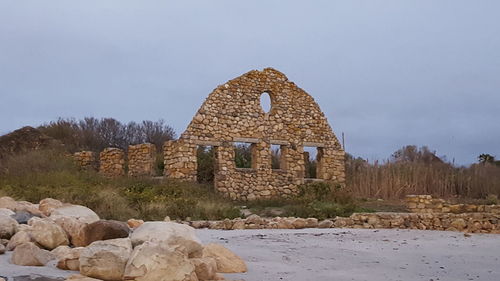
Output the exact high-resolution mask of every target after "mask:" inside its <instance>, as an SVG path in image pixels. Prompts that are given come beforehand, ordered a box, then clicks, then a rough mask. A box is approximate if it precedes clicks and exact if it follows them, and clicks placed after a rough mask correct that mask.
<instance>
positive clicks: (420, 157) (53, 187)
mask: <svg viewBox="0 0 500 281" xmlns="http://www.w3.org/2000/svg"><path fill="white" fill-rule="evenodd" d="M174 137H175V134H174V133H173V130H172V129H171V128H170V127H169V126H167V125H165V123H164V122H163V121H161V120H160V121H157V122H151V121H143V122H142V123H133V122H131V123H128V124H122V123H120V122H118V121H116V120H114V119H110V118H107V119H95V118H86V119H84V120H81V121H75V120H72V119H69V120H67V119H59V120H57V121H55V122H51V123H49V124H46V125H44V126H41V127H39V128H38V129H34V128H31V127H26V128H23V129H20V130H17V131H15V132H13V133H11V134H8V135H5V136H2V137H0V196H1V195H9V196H12V197H15V198H16V199H18V200H27V201H31V202H37V201H39V200H40V199H43V198H46V197H53V198H56V199H59V200H62V201H65V202H71V203H75V204H82V205H86V206H89V207H90V208H92V209H94V210H96V211H97V212H98V213H99V214H100V215H101V216H102V217H103V218H113V219H121V220H123V219H128V218H131V217H135V218H142V219H146V220H153V219H154V220H158V219H163V218H164V217H165V216H166V215H168V216H170V217H171V218H172V219H186V218H191V219H207V220H213V219H223V218H234V217H238V216H241V215H242V213H241V211H242V210H243V209H245V208H250V210H251V211H252V212H254V213H258V214H261V215H269V216H271V215H281V216H300V217H310V216H314V217H318V218H326V217H333V216H336V215H349V214H351V213H352V212H355V211H369V210H363V209H360V208H359V207H358V205H357V204H355V203H356V202H358V203H359V202H364V201H366V200H367V199H373V198H378V199H386V200H387V199H388V200H393V201H394V200H399V199H401V198H403V197H404V196H405V195H407V194H430V195H434V196H436V197H441V198H447V199H450V198H454V199H476V200H484V199H485V198H490V199H491V198H498V196H500V164H499V162H498V161H496V160H495V158H494V157H493V156H491V155H489V154H482V155H481V156H480V157H479V159H478V161H479V163H477V164H473V165H471V166H469V167H457V166H455V165H453V164H451V163H449V162H446V161H444V160H443V159H441V158H440V157H437V156H436V154H435V152H432V151H430V150H429V149H428V148H426V147H421V148H418V147H416V146H406V147H403V148H401V149H400V150H398V151H396V152H395V153H394V154H393V155H392V156H391V157H390V158H389V159H387V160H386V161H383V162H375V163H369V162H368V161H365V160H363V159H361V158H355V157H353V156H351V155H349V154H347V157H346V178H347V183H346V186H345V187H343V188H340V189H339V188H338V187H333V186H330V185H328V184H324V183H315V184H308V185H304V186H301V187H300V190H301V194H300V195H299V196H297V197H296V198H292V199H289V200H281V199H280V200H268V201H258V202H232V201H230V200H228V199H225V198H223V197H221V196H219V195H218V194H216V193H215V192H214V191H213V163H214V162H213V150H211V149H205V148H201V147H200V149H199V150H198V162H199V167H200V169H199V170H198V177H199V179H200V180H199V183H183V182H177V181H172V180H159V179H151V178H127V177H123V178H115V179H109V178H105V177H102V176H101V175H99V174H98V173H97V172H95V171H82V170H79V168H78V167H76V166H75V164H74V163H73V160H72V158H71V157H69V156H68V155H70V153H71V152H74V151H77V150H82V149H89V150H93V151H96V152H99V151H100V150H102V149H103V148H105V147H108V146H115V147H120V148H123V149H126V148H127V146H128V145H129V144H134V143H139V142H152V143H155V144H156V145H157V147H159V148H160V149H161V144H162V143H163V142H164V141H165V140H169V139H172V138H174ZM237 149H238V153H237V154H238V155H241V157H243V158H244V157H245V155H250V153H249V151H245V149H247V148H245V147H237ZM160 151H161V150H160ZM273 155H274V156H275V154H273ZM275 157H276V156H275ZM237 161H240V162H245V161H246V160H245V159H237ZM162 162H163V161H162V157H161V153H159V157H158V171H159V172H160V173H161V171H162V168H163V167H162ZM315 165H316V163H315V160H314V159H311V160H310V166H309V167H308V169H310V170H314V167H315ZM396 208H397V209H398V210H401V208H399V207H396Z"/></svg>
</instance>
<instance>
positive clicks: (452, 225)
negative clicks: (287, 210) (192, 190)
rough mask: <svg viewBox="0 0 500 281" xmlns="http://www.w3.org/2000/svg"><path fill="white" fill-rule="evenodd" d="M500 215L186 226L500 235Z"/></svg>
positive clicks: (365, 216)
mask: <svg viewBox="0 0 500 281" xmlns="http://www.w3.org/2000/svg"><path fill="white" fill-rule="evenodd" d="M499 220H500V214H492V213H464V214H451V213H354V214H352V215H351V216H350V217H346V218H345V217H337V218H334V219H327V220H323V221H318V219H316V218H307V219H304V218H281V217H275V218H269V219H268V218H261V217H259V216H257V215H251V216H249V217H248V218H246V219H241V218H236V219H233V220H230V219H226V220H223V221H189V222H184V223H185V224H188V225H190V226H192V227H194V228H210V229H223V230H235V229H302V228H365V229H372V228H396V229H420V230H447V231H463V232H468V233H496V234H500V226H499V224H498V222H499Z"/></svg>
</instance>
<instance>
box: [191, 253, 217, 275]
mask: <svg viewBox="0 0 500 281" xmlns="http://www.w3.org/2000/svg"><path fill="white" fill-rule="evenodd" d="M190 261H191V263H192V264H193V265H194V271H195V272H196V276H197V277H198V279H199V280H201V281H204V280H214V279H215V276H216V274H217V262H216V261H215V259H214V258H210V257H207V258H195V259H190Z"/></svg>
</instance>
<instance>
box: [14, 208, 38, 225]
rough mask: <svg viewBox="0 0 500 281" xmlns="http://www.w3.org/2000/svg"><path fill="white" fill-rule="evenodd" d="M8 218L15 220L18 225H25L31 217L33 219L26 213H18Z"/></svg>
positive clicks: (31, 215)
mask: <svg viewBox="0 0 500 281" xmlns="http://www.w3.org/2000/svg"><path fill="white" fill-rule="evenodd" d="M10 217H11V218H13V219H15V220H16V221H17V223H19V224H27V223H28V221H29V220H30V219H31V218H32V217H35V215H33V214H32V213H29V212H26V211H18V212H16V213H14V215H12V216H10Z"/></svg>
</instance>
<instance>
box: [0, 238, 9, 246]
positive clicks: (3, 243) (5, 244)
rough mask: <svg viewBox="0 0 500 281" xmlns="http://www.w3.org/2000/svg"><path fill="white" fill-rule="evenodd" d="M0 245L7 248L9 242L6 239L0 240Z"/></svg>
mask: <svg viewBox="0 0 500 281" xmlns="http://www.w3.org/2000/svg"><path fill="white" fill-rule="evenodd" d="M0 244H2V245H4V246H7V244H9V240H8V239H0Z"/></svg>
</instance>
